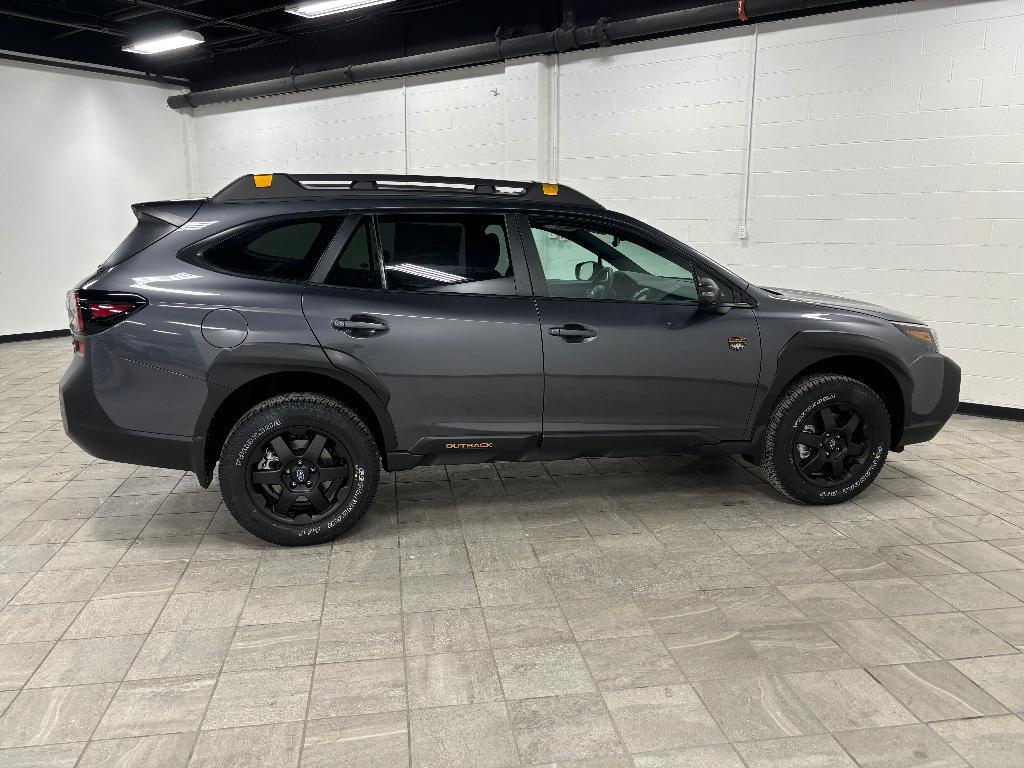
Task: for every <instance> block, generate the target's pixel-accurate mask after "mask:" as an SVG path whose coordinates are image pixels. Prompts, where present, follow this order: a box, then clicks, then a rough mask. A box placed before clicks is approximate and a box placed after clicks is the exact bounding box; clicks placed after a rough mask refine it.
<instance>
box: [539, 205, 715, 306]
mask: <svg viewBox="0 0 1024 768" xmlns="http://www.w3.org/2000/svg"><path fill="white" fill-rule="evenodd" d="M530 230H531V232H532V234H533V241H534V243H535V244H536V246H537V253H538V254H539V256H540V262H541V267H542V268H543V270H544V279H545V280H546V281H547V285H548V293H549V294H550V295H551V296H553V297H556V298H570V299H577V298H579V299H584V298H585V299H603V300H617V301H636V302H666V301H667V302H685V303H691V302H696V301H697V286H696V282H695V281H694V277H693V272H692V271H691V269H690V264H689V260H688V259H687V258H686V257H685V256H684V255H681V254H676V253H674V252H672V251H670V250H669V249H667V248H663V247H661V246H660V245H658V244H655V243H651V242H647V241H645V240H642V239H640V238H638V237H636V236H635V235H632V234H630V233H627V232H620V231H616V230H613V229H608V228H603V227H594V226H590V225H589V224H587V225H584V224H576V223H571V222H566V221H559V220H545V219H542V218H539V217H531V218H530Z"/></svg>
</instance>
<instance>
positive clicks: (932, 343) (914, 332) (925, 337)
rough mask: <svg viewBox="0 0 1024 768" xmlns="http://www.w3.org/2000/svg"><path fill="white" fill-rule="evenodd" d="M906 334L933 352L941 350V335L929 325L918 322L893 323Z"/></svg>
mask: <svg viewBox="0 0 1024 768" xmlns="http://www.w3.org/2000/svg"><path fill="white" fill-rule="evenodd" d="M893 325H895V326H896V327H897V328H899V329H900V330H901V331H902V332H903V333H904V335H906V336H909V337H910V338H912V339H913V340H914V341H919V342H921V343H922V344H924V345H925V346H926V347H928V348H929V349H930V350H932V351H933V352H938V351H939V335H938V334H937V333H936V332H935V331H933V330H932V329H931V328H929V327H928V326H927V325H919V324H917V323H893Z"/></svg>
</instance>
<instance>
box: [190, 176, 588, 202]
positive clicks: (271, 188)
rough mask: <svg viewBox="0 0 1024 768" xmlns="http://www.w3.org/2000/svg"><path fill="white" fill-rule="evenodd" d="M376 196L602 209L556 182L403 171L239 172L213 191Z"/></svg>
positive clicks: (250, 198) (244, 196)
mask: <svg viewBox="0 0 1024 768" xmlns="http://www.w3.org/2000/svg"><path fill="white" fill-rule="evenodd" d="M367 194H369V195H373V196H376V195H381V196H403V197H408V196H414V195H443V196H450V197H475V196H486V197H491V198H497V199H503V200H510V199H514V200H522V201H524V202H531V203H552V204H561V205H575V206H581V207H586V208H603V207H604V206H602V205H601V204H600V203H598V202H596V201H595V200H592V199H591V198H589V197H587V196H586V195H584V194H582V193H581V192H577V191H576V190H575V189H572V188H571V187H566V186H564V185H561V184H542V183H540V182H537V181H502V180H498V179H470V178H461V177H455V176H402V175H390V174H366V173H330V174H306V173H266V174H249V175H247V176H242V177H240V178H238V179H236V180H235V181H233V182H231V183H230V184H228V185H227V186H226V187H224V189H222V190H221V191H220V192H218V193H217V194H215V195H214V196H213V197H212V198H210V199H211V200H213V201H214V202H217V203H241V202H255V201H259V200H292V199H294V200H301V199H308V198H322V197H328V198H343V197H349V196H352V197H363V196H366V195H367Z"/></svg>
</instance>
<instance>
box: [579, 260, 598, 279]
mask: <svg viewBox="0 0 1024 768" xmlns="http://www.w3.org/2000/svg"><path fill="white" fill-rule="evenodd" d="M596 274H597V262H596V261H581V262H580V263H579V264H577V265H576V279H577V280H586V281H587V282H590V281H591V280H593V279H594V275H596Z"/></svg>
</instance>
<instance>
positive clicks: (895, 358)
mask: <svg viewBox="0 0 1024 768" xmlns="http://www.w3.org/2000/svg"><path fill="white" fill-rule="evenodd" d="M834 357H846V358H849V357H862V358H865V359H867V360H871V361H872V362H874V363H877V364H879V365H881V366H883V367H884V368H885V369H886V371H888V372H889V373H890V374H891V375H892V377H893V378H894V379H895V380H896V384H897V385H898V387H899V390H900V391H899V396H900V400H901V401H902V405H903V413H904V414H910V413H911V398H912V396H913V392H914V379H913V377H912V376H911V373H910V365H909V363H908V362H907V361H906V360H904V359H903V358H902V357H901V356H900V355H899V353H898V352H897V350H896V349H894V348H893V346H892V345H891V344H888V343H887V342H885V341H884V340H882V339H879V338H876V337H874V336H868V335H866V334H861V333H850V332H848V331H829V330H813V329H812V330H806V331H799V332H798V333H796V334H794V336H793V337H792V338H791V339H790V340H789V341H787V342H786V344H785V345H784V346H783V347H782V349H781V350H780V351H779V355H778V359H777V360H776V364H775V371H774V373H773V374H769V373H768V372H767V371H763V370H762V372H763V374H768V375H766V376H765V378H764V379H763V380H762V384H763V386H762V387H761V388H759V391H760V392H763V394H762V395H761V396H760V399H759V401H758V402H757V403H756V404H755V407H754V409H753V410H752V413H753V414H754V415H753V421H752V422H751V424H750V425H749V427H748V434H750V435H751V440H752V442H753V443H755V444H758V443H760V441H761V439H762V436H763V434H764V430H765V427H766V426H767V424H768V419H769V418H770V416H771V412H772V409H773V408H774V407H775V403H776V402H778V399H779V396H780V395H781V394H782V392H783V390H785V388H786V387H787V386H788V385H789V384H790V382H792V381H793V379H794V378H796V377H797V376H798V375H799V374H800V372H801V371H803V370H806V369H807V368H810V367H811V366H813V365H815V364H816V363H820V362H823V361H825V360H828V359H829V358H834ZM769 377H770V378H769Z"/></svg>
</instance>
